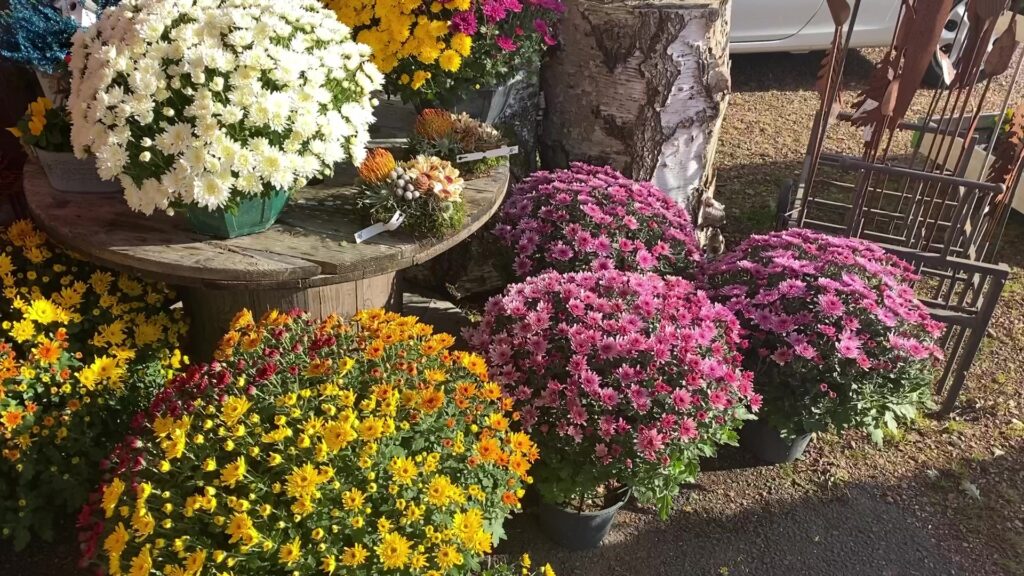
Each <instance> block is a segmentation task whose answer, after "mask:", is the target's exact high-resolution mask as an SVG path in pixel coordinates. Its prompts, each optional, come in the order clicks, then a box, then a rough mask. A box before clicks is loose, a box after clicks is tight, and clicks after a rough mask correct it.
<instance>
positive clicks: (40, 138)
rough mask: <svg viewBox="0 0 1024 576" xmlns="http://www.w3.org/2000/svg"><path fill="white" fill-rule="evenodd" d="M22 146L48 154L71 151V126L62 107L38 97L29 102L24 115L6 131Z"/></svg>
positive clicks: (47, 99)
mask: <svg viewBox="0 0 1024 576" xmlns="http://www.w3.org/2000/svg"><path fill="white" fill-rule="evenodd" d="M7 131H8V132H10V133H11V134H13V135H14V137H15V138H17V139H18V140H20V141H21V143H22V144H24V145H25V146H28V147H36V148H39V149H41V150H48V151H50V152H70V151H71V124H70V122H69V119H68V113H67V109H65V108H64V105H60V106H56V107H55V106H54V105H53V102H51V101H50V99H49V98H46V97H43V96H40V97H39V98H36V99H35V100H34V101H32V102H30V103H29V105H28V108H26V109H25V115H24V116H22V118H21V120H19V121H18V123H17V124H16V125H14V126H11V127H10V128H8V129H7Z"/></svg>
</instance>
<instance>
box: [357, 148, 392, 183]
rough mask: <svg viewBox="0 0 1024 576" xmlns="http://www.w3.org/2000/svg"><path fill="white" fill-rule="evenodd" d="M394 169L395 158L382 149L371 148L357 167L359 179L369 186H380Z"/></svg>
mask: <svg viewBox="0 0 1024 576" xmlns="http://www.w3.org/2000/svg"><path fill="white" fill-rule="evenodd" d="M394 169H395V157H394V156H392V155H391V152H388V151H387V150H386V149H384V148H373V149H372V150H370V151H369V152H367V154H366V160H363V163H362V164H360V165H359V177H360V178H362V179H363V180H364V181H366V182H368V183H370V184H381V183H383V182H385V181H387V179H388V174H390V173H391V171H392V170H394Z"/></svg>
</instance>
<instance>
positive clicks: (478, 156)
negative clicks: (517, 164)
mask: <svg viewBox="0 0 1024 576" xmlns="http://www.w3.org/2000/svg"><path fill="white" fill-rule="evenodd" d="M518 152H519V146H502V147H501V148H495V149H493V150H487V151H486V152H470V153H469V154H459V155H458V156H456V157H455V161H456V162H472V161H473V160H483V159H484V158H497V157H498V156H511V155H513V154H516V153H518Z"/></svg>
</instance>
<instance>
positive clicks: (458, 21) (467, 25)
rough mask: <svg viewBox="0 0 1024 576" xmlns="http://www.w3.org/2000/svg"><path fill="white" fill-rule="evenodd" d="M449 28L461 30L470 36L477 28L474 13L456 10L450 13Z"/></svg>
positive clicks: (456, 30)
mask: <svg viewBox="0 0 1024 576" xmlns="http://www.w3.org/2000/svg"><path fill="white" fill-rule="evenodd" d="M449 28H450V29H451V31H452V32H461V33H462V34H466V35H467V36H472V35H474V34H476V31H477V28H478V25H477V21H476V15H475V14H473V13H472V12H468V11H467V12H456V13H455V14H453V15H452V19H451V21H450V22H449Z"/></svg>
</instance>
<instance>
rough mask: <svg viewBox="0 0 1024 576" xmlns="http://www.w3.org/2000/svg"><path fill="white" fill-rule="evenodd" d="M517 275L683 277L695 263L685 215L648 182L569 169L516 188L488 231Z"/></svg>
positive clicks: (606, 171)
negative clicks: (617, 272)
mask: <svg viewBox="0 0 1024 576" xmlns="http://www.w3.org/2000/svg"><path fill="white" fill-rule="evenodd" d="M494 233H495V235H496V236H497V237H498V238H499V239H500V240H501V242H502V243H504V244H505V245H506V246H508V247H509V248H510V249H511V250H512V251H513V252H515V254H516V259H515V273H516V275H517V276H518V277H519V278H526V277H527V276H530V275H531V274H537V273H539V272H543V271H546V270H554V271H557V272H563V273H567V272H587V271H591V272H598V271H602V270H611V269H618V270H623V271H629V272H655V273H662V274H672V275H676V276H680V275H686V274H687V273H689V272H691V271H693V270H694V269H695V267H696V266H697V264H698V263H699V262H700V260H701V256H700V251H699V249H698V246H697V238H696V235H695V233H694V230H693V225H692V224H691V223H690V216H689V213H687V211H686V209H685V208H683V207H682V206H680V205H678V204H676V203H675V201H673V200H672V199H671V198H669V197H668V195H666V194H665V193H664V192H663V191H661V190H659V189H658V188H657V187H656V186H655V185H653V184H651V183H649V182H636V181H633V180H630V179H628V178H626V177H625V176H623V175H622V174H619V173H618V172H616V171H615V170H613V169H611V168H605V167H598V166H591V165H589V164H582V163H574V164H572V165H571V167H570V168H569V169H568V170H555V171H551V172H537V173H535V174H533V175H531V176H530V177H528V178H527V179H525V180H523V181H522V182H520V183H519V184H518V185H517V186H516V187H515V188H513V190H512V191H511V192H510V193H509V197H508V199H507V200H506V201H505V205H504V207H503V208H502V211H501V214H500V216H499V218H498V224H497V225H496V226H495V228H494Z"/></svg>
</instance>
